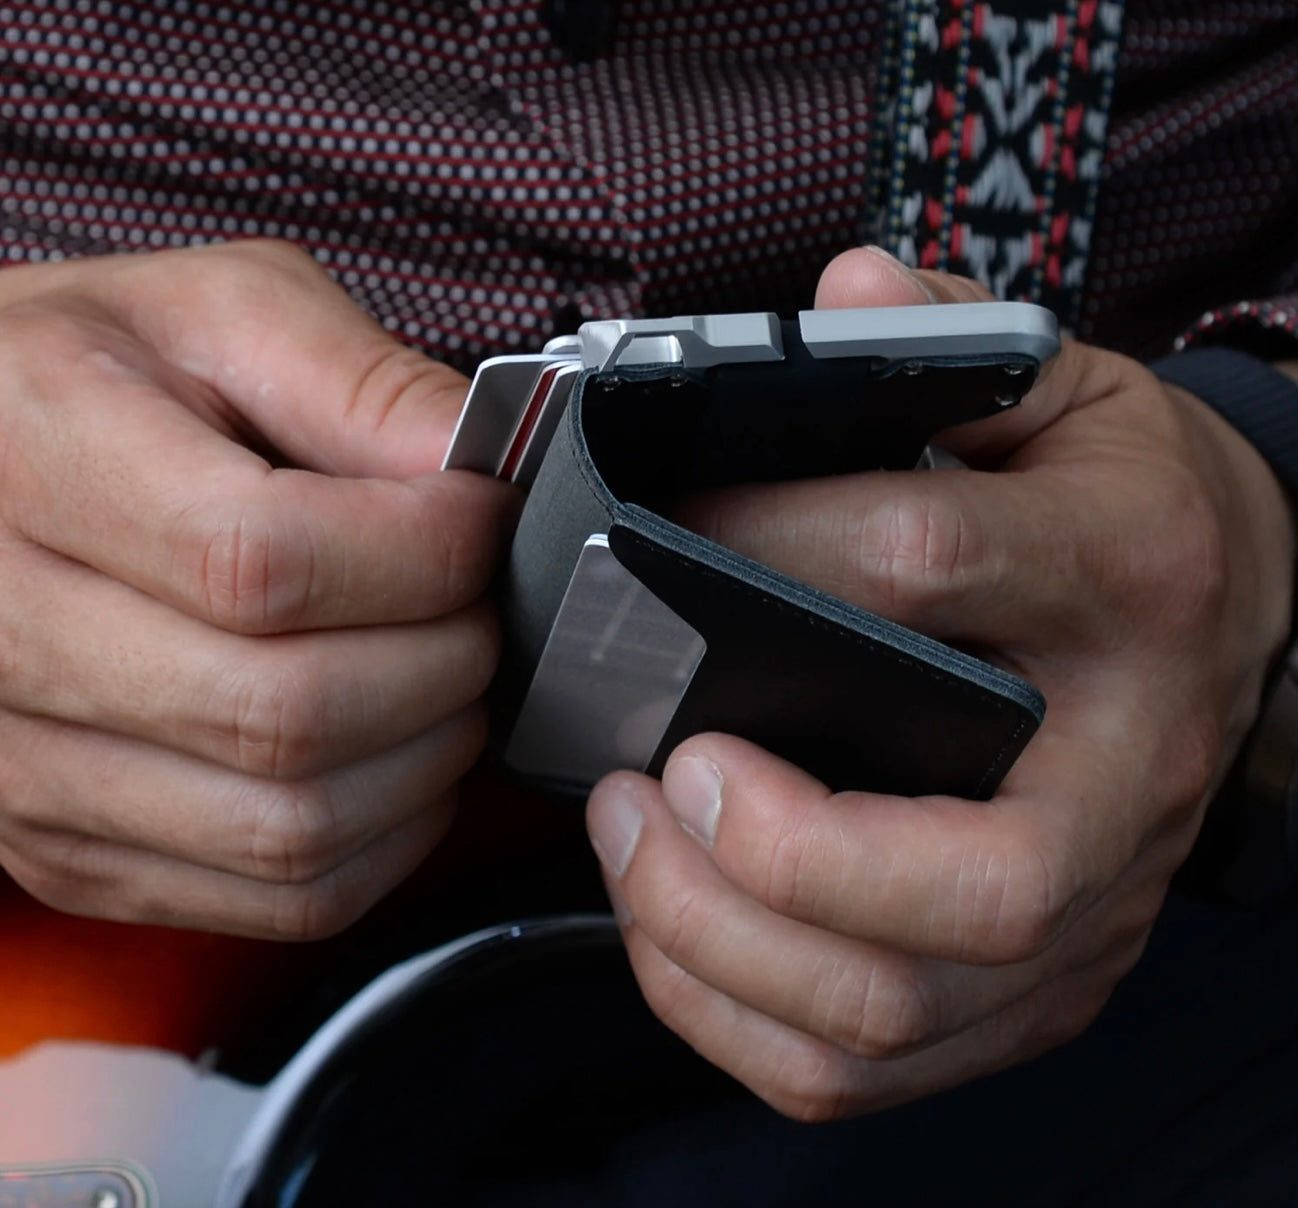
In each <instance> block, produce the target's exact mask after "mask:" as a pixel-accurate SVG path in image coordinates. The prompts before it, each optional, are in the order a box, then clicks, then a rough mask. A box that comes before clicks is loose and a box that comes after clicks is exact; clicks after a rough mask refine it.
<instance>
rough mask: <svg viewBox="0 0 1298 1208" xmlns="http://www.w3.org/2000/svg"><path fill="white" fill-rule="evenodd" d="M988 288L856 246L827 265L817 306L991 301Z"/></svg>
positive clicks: (868, 248) (830, 307)
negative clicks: (912, 267) (918, 267)
mask: <svg viewBox="0 0 1298 1208" xmlns="http://www.w3.org/2000/svg"><path fill="white" fill-rule="evenodd" d="M994 300H995V299H994V298H993V297H992V295H991V293H990V292H989V291H988V290H987V288H986V287H985V286H983V285H981V284H980V283H979V282H977V281H973V280H971V279H970V278H968V277H955V276H952V275H951V274H950V273H935V272H929V271H923V272H916V271H914V270H912V269H910V268H907V267H906V265H904V264H903V263H902V262H901V261H900V260H898V259H897V258H896V257H895V256H892V255H890V254H889V253H888V252H885V251H884V250H883V248H881V247H856V248H852V249H851V250H850V251H846V252H842V253H841V254H839V255H838V256H835V257H834V259H833V260H831V261H830V262H829V264H828V265H826V266H825V271H824V272H823V273H821V275H820V283H819V284H818V285H817V287H816V306H817V307H818V308H825V309H833V308H836V307H843V306H915V305H924V304H930V305H931V304H933V303H936V302H992V301H994Z"/></svg>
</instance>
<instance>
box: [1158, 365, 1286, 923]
mask: <svg viewBox="0 0 1298 1208" xmlns="http://www.w3.org/2000/svg"><path fill="white" fill-rule="evenodd" d="M1151 368H1152V369H1153V370H1154V372H1155V373H1156V374H1157V375H1158V376H1159V377H1160V378H1161V379H1162V380H1163V381H1164V384H1165V385H1167V386H1168V387H1169V389H1171V390H1173V391H1174V392H1177V391H1184V392H1185V394H1187V395H1189V396H1190V399H1191V400H1192V402H1188V403H1187V405H1190V406H1192V407H1194V408H1195V409H1197V410H1198V411H1199V412H1200V413H1201V414H1205V415H1206V413H1207V411H1209V410H1210V411H1212V412H1215V413H1216V414H1215V415H1213V416H1211V417H1210V418H1211V420H1212V421H1213V424H1214V426H1215V428H1216V429H1217V432H1218V434H1219V435H1220V436H1221V438H1222V439H1223V441H1224V442H1225V445H1226V446H1227V447H1228V448H1229V447H1234V449H1235V453H1236V455H1237V454H1238V453H1239V449H1240V447H1241V446H1242V447H1244V449H1245V450H1246V454H1247V456H1248V457H1251V458H1252V466H1251V469H1248V470H1245V471H1244V472H1243V473H1242V474H1241V473H1237V474H1236V475H1235V476H1234V478H1233V479H1232V480H1231V481H1232V482H1234V483H1235V484H1237V486H1238V487H1239V488H1241V489H1247V490H1248V491H1250V492H1251V491H1254V490H1255V489H1257V488H1258V487H1261V488H1262V489H1263V491H1264V492H1266V491H1269V492H1271V494H1272V497H1273V499H1276V500H1278V501H1279V506H1278V509H1277V508H1276V507H1272V508H1270V509H1266V510H1263V511H1259V512H1254V513H1253V519H1252V521H1251V526H1250V527H1246V528H1245V529H1243V530H1241V536H1242V537H1243V539H1245V540H1247V541H1248V542H1249V543H1250V544H1251V545H1252V546H1253V547H1254V551H1255V552H1254V557H1255V558H1256V559H1260V560H1261V562H1260V567H1259V569H1260V571H1261V572H1262V573H1263V574H1264V575H1265V576H1266V579H1265V581H1266V582H1267V583H1268V584H1269V586H1268V588H1267V596H1266V597H1261V596H1260V597H1259V599H1260V600H1261V601H1263V603H1264V607H1262V608H1260V609H1259V610H1258V612H1257V613H1256V614H1255V616H1254V617H1253V624H1255V625H1256V626H1257V627H1258V635H1259V636H1262V635H1265V648H1266V649H1268V650H1269V651H1270V652H1271V658H1270V660H1269V661H1270V671H1269V674H1268V676H1267V678H1266V680H1265V684H1264V685H1262V686H1261V690H1260V691H1258V689H1254V692H1255V695H1254V696H1253V700H1254V701H1255V702H1257V701H1258V700H1259V697H1260V704H1258V706H1257V715H1256V720H1255V721H1254V723H1253V726H1252V729H1251V730H1250V731H1249V732H1248V734H1247V735H1245V737H1244V739H1243V743H1242V746H1241V748H1240V754H1239V758H1238V759H1237V760H1236V762H1235V765H1234V767H1233V769H1232V770H1231V774H1230V776H1229V778H1228V780H1227V781H1226V784H1225V786H1224V788H1223V790H1222V792H1221V793H1220V794H1219V796H1218V798H1217V800H1216V801H1215V802H1214V806H1213V808H1212V809H1211V810H1210V811H1209V815H1208V818H1207V820H1206V822H1205V827H1204V832H1203V835H1202V836H1201V839H1200V842H1199V844H1198V845H1197V846H1196V849H1195V853H1194V856H1193V858H1192V860H1191V868H1190V870H1189V874H1188V875H1189V879H1190V881H1191V882H1192V883H1193V885H1194V886H1195V887H1196V888H1197V889H1200V890H1205V889H1206V890H1208V891H1209V892H1211V893H1213V894H1215V895H1217V896H1224V897H1226V898H1228V899H1230V900H1233V901H1237V902H1244V903H1250V904H1259V903H1262V902H1266V901H1270V900H1274V899H1275V898H1277V897H1279V896H1282V895H1284V894H1287V893H1290V892H1292V891H1293V889H1294V887H1295V885H1298V653H1295V651H1294V649H1293V648H1291V647H1290V642H1291V641H1292V633H1293V619H1292V607H1293V579H1294V565H1295V549H1294V536H1293V534H1294V527H1295V514H1296V513H1295V507H1294V501H1295V500H1296V499H1298V361H1290V362H1281V363H1274V364H1273V363H1268V362H1263V361H1259V360H1257V359H1256V358H1254V357H1252V356H1249V355H1247V354H1245V353H1241V352H1238V351H1236V350H1234V349H1224V348H1213V349H1204V350H1195V351H1193V352H1190V353H1185V354H1182V355H1180V356H1176V357H1171V358H1168V359H1167V360H1164V361H1161V362H1158V363H1156V364H1155V365H1153V366H1151ZM1259 463H1265V464H1264V465H1263V464H1259ZM1236 464H1238V462H1237V463H1236ZM1266 466H1269V467H1270V471H1271V473H1267V472H1266V469H1265V467H1266ZM1230 489H1232V490H1233V489H1235V488H1234V487H1232V488H1230ZM1268 599H1269V605H1270V606H1265V604H1266V601H1267V600H1268Z"/></svg>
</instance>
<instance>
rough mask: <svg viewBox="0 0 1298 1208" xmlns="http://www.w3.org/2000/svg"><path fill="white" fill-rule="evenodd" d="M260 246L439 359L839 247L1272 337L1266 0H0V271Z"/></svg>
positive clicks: (714, 288)
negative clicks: (316, 263)
mask: <svg viewBox="0 0 1298 1208" xmlns="http://www.w3.org/2000/svg"><path fill="white" fill-rule="evenodd" d="M1124 9H1125V13H1124ZM1115 59H1116V71H1115V70H1114V62H1115ZM257 234H260V235H273V236H280V237H285V238H288V239H292V240H294V241H297V242H299V243H301V244H303V245H305V246H306V247H308V248H310V249H311V251H312V252H313V253H314V254H315V255H316V256H317V257H318V258H319V259H320V260H321V261H322V262H323V263H324V264H326V265H327V266H328V267H329V268H330V269H331V270H332V271H333V272H334V273H335V275H336V276H337V277H338V279H339V280H340V281H341V282H342V283H343V284H344V285H345V286H346V287H347V288H348V289H349V290H350V291H351V292H352V294H353V295H354V296H355V297H356V298H357V300H358V301H359V302H361V303H362V304H363V305H364V306H366V307H367V308H368V309H370V310H371V311H372V312H373V313H375V314H376V315H377V316H378V317H379V318H380V320H381V321H382V322H383V323H384V324H385V325H386V326H388V327H389V328H390V329H391V330H393V331H395V332H396V333H398V334H399V335H400V336H402V338H404V339H407V340H408V341H410V342H412V343H415V344H417V345H419V346H421V347H423V348H425V349H427V350H428V351H430V352H431V353H433V354H434V355H438V356H440V357H443V358H445V359H448V360H450V361H452V362H453V363H455V364H458V365H461V366H463V367H467V366H469V365H471V364H472V363H473V362H475V361H476V360H478V359H480V358H481V357H482V356H484V355H488V354H492V353H497V352H502V351H510V350H527V349H531V348H532V347H534V346H536V345H537V344H538V343H539V342H540V341H541V340H543V339H545V338H547V337H548V336H550V335H552V334H554V333H555V332H556V331H563V330H569V329H571V328H572V326H573V325H574V324H575V323H576V322H577V321H578V320H579V319H580V318H581V317H590V316H596V315H609V314H664V313H679V312H683V311H693V310H701V309H712V310H718V309H720V310H725V309H730V310H736V309H743V310H751V309H777V310H785V311H787V310H791V309H793V308H796V307H798V306H804V305H807V304H809V301H810V298H811V295H812V291H813V290H814V285H815V281H816V278H817V276H818V274H819V271H820V269H821V267H822V266H823V264H824V263H825V261H826V260H827V259H828V258H829V257H830V256H831V255H833V254H834V253H835V252H837V251H840V250H842V249H843V248H845V247H849V246H852V245H854V244H858V243H861V242H863V241H874V242H881V243H883V244H884V245H885V246H889V247H891V248H892V249H893V250H895V251H897V252H899V253H900V254H901V255H902V256H903V257H905V258H908V259H909V260H911V261H912V262H914V263H920V264H924V265H929V266H934V267H944V268H950V269H952V270H954V271H958V272H965V273H971V274H973V275H977V276H979V277H981V278H983V279H984V280H986V281H988V282H989V283H991V284H992V285H993V286H994V287H995V288H996V289H997V291H998V292H999V293H1001V294H1002V295H1003V296H1006V297H1023V298H1033V299H1036V300H1041V301H1044V302H1046V303H1047V304H1049V305H1052V306H1053V307H1055V308H1056V309H1057V310H1058V311H1059V313H1060V315H1061V317H1062V318H1063V319H1064V321H1065V322H1066V323H1067V324H1068V325H1070V326H1072V327H1074V328H1075V329H1076V330H1077V331H1078V332H1079V334H1081V335H1082V336H1084V337H1085V338H1088V339H1091V340H1094V341H1096V342H1099V343H1102V344H1105V345H1108V346H1110V347H1115V348H1118V349H1121V350H1124V351H1127V352H1130V353H1133V354H1135V355H1138V356H1142V357H1149V356H1154V355H1157V354H1159V353H1162V352H1164V351H1166V350H1167V349H1168V348H1169V347H1171V345H1172V343H1173V341H1174V340H1175V339H1176V338H1177V337H1178V335H1182V334H1183V333H1189V336H1190V338H1191V339H1202V338H1204V337H1205V335H1213V334H1217V333H1223V332H1232V333H1233V335H1232V338H1236V339H1239V338H1248V339H1253V340H1261V341H1262V342H1263V343H1265V344H1267V345H1268V348H1269V350H1274V349H1276V348H1283V347H1285V346H1286V341H1287V340H1289V339H1290V338H1291V337H1292V336H1293V333H1294V330H1295V327H1296V326H1298V3H1294V2H1292V0H1240V2H1238V3H1231V2H1229V0H1128V2H1127V3H1126V4H1125V5H1124V4H1122V3H1120V2H1117V0H1056V2H1054V3H1045V2H1044V0H1017V2H1013V0H990V2H982V0H895V2H894V3H892V4H887V3H883V2H881V0H785V2H782V3H769V4H753V3H749V2H748V0H717V2H715V3H709V4H706V5H705V4H690V3H687V2H686V0H626V2H624V3H622V4H620V5H618V4H614V3H611V2H607V3H606V2H604V0H593V2H587V3H580V2H578V0H568V2H567V3H562V2H560V0H547V2H546V3H541V2H540V0H468V2H460V3H455V2H451V0H442V2H435V0H426V2H423V3H420V2H419V0H374V2H370V0H313V2H312V3H309V4H308V3H301V2H293V0H264V2H263V3H260V4H234V3H221V2H219V0H206V2H200V0H112V2H111V3H110V2H109V0H0V262H4V261H5V260H6V259H7V260H8V261H9V262H17V261H24V260H27V261H30V260H41V259H49V258H54V257H57V256H63V255H70V254H86V253H105V252H119V251H143V250H149V249H154V248H166V247H177V246H184V245H189V244H196V243H201V242H206V241H210V240H215V239H225V238H238V237H244V236H249V235H257Z"/></svg>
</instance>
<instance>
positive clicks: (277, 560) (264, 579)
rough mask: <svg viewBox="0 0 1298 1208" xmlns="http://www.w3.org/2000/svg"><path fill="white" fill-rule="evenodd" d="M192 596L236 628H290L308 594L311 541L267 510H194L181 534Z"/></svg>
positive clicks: (216, 619) (223, 624)
mask: <svg viewBox="0 0 1298 1208" xmlns="http://www.w3.org/2000/svg"><path fill="white" fill-rule="evenodd" d="M179 542H180V547H181V548H180V555H179V556H180V559H181V561H182V563H187V564H188V570H189V576H188V581H189V583H190V584H191V588H190V593H189V594H190V595H191V596H192V598H193V603H194V605H195V607H196V608H197V609H198V611H199V613H200V615H201V616H202V617H203V619H205V620H207V621H209V622H210V623H211V624H213V625H215V626H217V627H218V628H220V629H225V630H229V631H231V632H234V633H248V634H257V633H274V632H278V631H282V630H284V629H288V628H290V627H291V626H292V625H293V623H294V621H295V620H296V619H297V618H298V617H300V616H301V615H302V611H303V609H304V608H305V607H306V604H307V602H308V600H309V598H310V594H311V581H312V578H313V574H314V570H313V566H314V559H313V557H312V554H311V546H310V542H309V541H305V542H298V541H294V540H292V539H291V537H290V534H289V533H288V532H286V531H285V529H284V527H283V523H282V521H281V520H279V519H277V518H275V517H273V516H271V515H270V514H269V513H268V512H267V510H266V509H262V508H251V507H235V508H229V507H217V508H206V509H202V510H199V511H196V512H195V513H194V514H193V515H192V516H191V517H190V524H189V525H188V526H187V527H186V530H185V531H184V532H182V534H181V536H180V538H179Z"/></svg>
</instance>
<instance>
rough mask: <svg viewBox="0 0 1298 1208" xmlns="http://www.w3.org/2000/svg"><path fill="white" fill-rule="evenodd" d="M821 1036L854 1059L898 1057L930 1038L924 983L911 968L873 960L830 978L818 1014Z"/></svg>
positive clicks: (932, 1016) (931, 1019)
mask: <svg viewBox="0 0 1298 1208" xmlns="http://www.w3.org/2000/svg"><path fill="white" fill-rule="evenodd" d="M823 1019H824V1032H823V1035H824V1036H825V1038H826V1039H827V1040H828V1041H830V1042H831V1043H832V1044H835V1045H837V1046H838V1047H839V1048H842V1049H845V1050H846V1051H847V1052H849V1053H852V1054H854V1055H855V1056H858V1057H866V1058H869V1059H871V1060H879V1059H883V1058H888V1057H896V1056H900V1055H901V1054H903V1053H907V1052H910V1051H912V1050H913V1049H915V1048H917V1047H919V1046H920V1045H922V1044H924V1043H925V1042H926V1041H928V1040H929V1039H931V1037H932V1036H933V1033H934V1030H935V1028H936V1024H937V1019H936V1012H935V1011H934V1009H933V1005H932V1002H931V998H930V996H929V994H928V991H927V988H926V986H925V984H924V982H923V980H922V979H921V978H920V977H919V976H918V975H917V973H916V971H915V970H913V969H910V968H907V969H904V970H903V969H897V968H889V967H887V966H886V965H885V964H884V963H883V962H880V961H875V962H872V963H871V965H870V966H869V967H868V968H867V969H865V970H862V969H860V968H859V967H854V968H850V969H844V970H842V971H841V973H840V975H839V976H837V977H835V978H833V979H831V981H830V983H829V989H828V992H827V995H826V1002H825V1007H824V1010H823Z"/></svg>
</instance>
